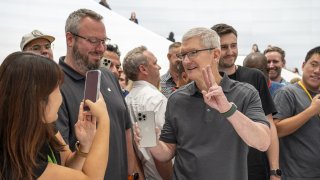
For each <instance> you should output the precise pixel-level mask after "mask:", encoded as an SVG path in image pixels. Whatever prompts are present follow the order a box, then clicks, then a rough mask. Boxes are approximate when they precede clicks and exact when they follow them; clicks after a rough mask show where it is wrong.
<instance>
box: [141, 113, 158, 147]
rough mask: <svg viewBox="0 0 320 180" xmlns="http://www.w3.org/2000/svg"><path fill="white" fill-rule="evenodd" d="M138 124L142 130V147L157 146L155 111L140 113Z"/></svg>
mask: <svg viewBox="0 0 320 180" xmlns="http://www.w3.org/2000/svg"><path fill="white" fill-rule="evenodd" d="M137 123H138V126H139V129H140V137H141V140H140V147H154V146H156V145H157V139H156V138H157V136H156V131H155V127H156V125H155V113H154V112H153V111H141V112H138V114H137Z"/></svg>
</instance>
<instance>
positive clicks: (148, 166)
mask: <svg viewBox="0 0 320 180" xmlns="http://www.w3.org/2000/svg"><path fill="white" fill-rule="evenodd" d="M123 67H124V68H123V69H124V73H125V74H126V76H127V77H128V78H129V79H130V80H132V81H133V84H132V89H131V91H130V93H129V94H128V95H127V96H126V102H127V105H128V107H129V111H130V116H131V121H132V122H133V123H134V121H137V118H136V117H138V113H139V112H141V111H152V112H154V114H155V123H156V126H157V127H159V128H160V129H162V126H163V124H164V115H165V111H166V106H167V98H166V97H165V96H164V95H163V94H161V92H160V91H159V90H158V88H157V87H158V84H159V82H160V72H159V70H160V69H161V67H160V66H159V65H158V64H157V58H156V57H155V56H154V55H153V53H152V52H150V51H149V50H148V49H147V48H146V47H145V46H140V47H137V48H134V49H133V50H131V51H130V52H128V54H127V55H126V57H125V58H124V61H123ZM147 120H148V119H147ZM138 153H139V158H140V160H141V162H142V166H143V170H144V175H145V177H146V179H154V180H162V179H171V174H172V164H171V161H169V162H168V163H166V162H164V163H162V162H158V161H157V160H156V159H153V157H152V155H151V154H150V150H149V149H147V148H141V147H140V148H139V150H138Z"/></svg>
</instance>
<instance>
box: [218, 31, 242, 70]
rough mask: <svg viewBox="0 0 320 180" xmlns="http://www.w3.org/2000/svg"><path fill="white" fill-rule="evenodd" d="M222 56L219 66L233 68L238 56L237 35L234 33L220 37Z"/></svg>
mask: <svg viewBox="0 0 320 180" xmlns="http://www.w3.org/2000/svg"><path fill="white" fill-rule="evenodd" d="M220 42H221V45H220V47H221V57H220V60H219V68H222V69H228V68H233V66H234V63H235V62H236V59H237V57H238V44H237V36H236V35H235V34H233V33H229V34H225V35H222V36H221V37H220Z"/></svg>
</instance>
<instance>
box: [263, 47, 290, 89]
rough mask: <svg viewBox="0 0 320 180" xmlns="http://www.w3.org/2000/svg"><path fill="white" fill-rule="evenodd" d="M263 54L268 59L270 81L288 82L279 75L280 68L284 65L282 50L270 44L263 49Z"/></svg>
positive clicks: (285, 83)
mask: <svg viewBox="0 0 320 180" xmlns="http://www.w3.org/2000/svg"><path fill="white" fill-rule="evenodd" d="M264 55H265V56H266V57H267V60H268V73H269V78H270V79H271V81H275V82H278V83H281V84H284V85H287V84H289V83H288V82H287V81H286V80H284V79H283V78H282V77H281V70H282V68H283V67H285V65H286V60H285V56H286V53H285V52H284V50H282V49H281V48H279V47H277V46H270V47H268V48H267V49H266V50H264Z"/></svg>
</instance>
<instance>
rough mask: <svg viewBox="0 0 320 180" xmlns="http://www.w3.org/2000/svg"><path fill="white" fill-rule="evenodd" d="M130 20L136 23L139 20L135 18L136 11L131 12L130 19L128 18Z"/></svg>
mask: <svg viewBox="0 0 320 180" xmlns="http://www.w3.org/2000/svg"><path fill="white" fill-rule="evenodd" d="M129 20H130V21H133V22H134V23H136V24H139V21H138V19H137V17H136V12H131V16H130V19H129Z"/></svg>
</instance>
